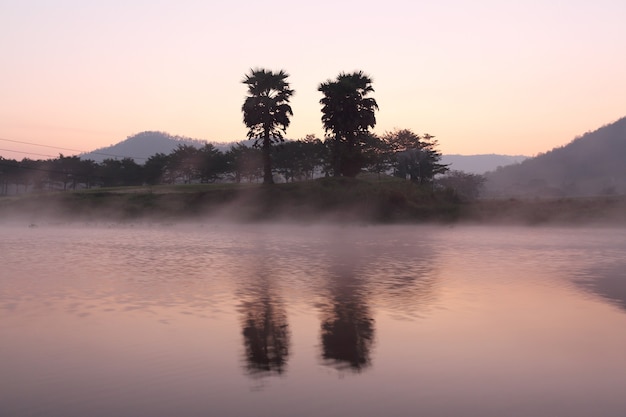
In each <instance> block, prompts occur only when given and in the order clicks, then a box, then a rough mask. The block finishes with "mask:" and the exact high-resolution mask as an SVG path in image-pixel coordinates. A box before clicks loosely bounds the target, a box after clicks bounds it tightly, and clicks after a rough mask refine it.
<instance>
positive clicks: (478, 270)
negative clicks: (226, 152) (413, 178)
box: [0, 223, 626, 416]
mask: <svg viewBox="0 0 626 417" xmlns="http://www.w3.org/2000/svg"><path fill="white" fill-rule="evenodd" d="M0 230H1V232H2V248H1V249H2V254H3V255H2V258H3V265H2V268H1V269H0V334H2V339H1V340H0V372H1V374H2V375H3V377H2V378H0V415H20V416H21V415H31V416H84V415H90V416H111V415H116V416H126V415H128V416H131V415H150V416H170V415H186V416H206V415H221V416H229V415H232V416H260V415H267V416H293V415H304V416H321V415H323V416H333V415H342V416H344V415H398V416H400V415H403V416H404V415H432V416H448V415H464V416H502V415H520V416H522V415H524V416H526V415H532V416H555V415H567V416H589V415H602V416H621V415H623V412H624V410H626V399H624V396H623V387H624V386H626V334H624V332H622V331H621V329H623V328H624V326H625V325H626V307H625V306H626V291H625V289H626V276H625V274H624V272H623V271H626V259H625V258H624V256H623V254H624V253H625V251H626V234H624V233H623V232H624V230H621V229H608V228H603V229H592V228H578V229H568V228H554V227H553V228H521V227H503V228H495V227H434V226H433V227H425V226H421V227H420V226H369V227H365V226H363V227H358V226H347V227H341V226H337V225H335V226H330V225H328V226H294V225H291V226H286V225H269V224H265V225H259V224H256V225H222V224H216V223H197V224H187V225H173V224H172V225H170V224H157V223H154V224H148V223H144V224H136V225H131V224H96V225H94V224H92V225H82V226H81V225H74V226H71V227H70V226H46V225H40V226H38V227H27V225H26V224H13V225H8V224H4V225H1V226H0Z"/></svg>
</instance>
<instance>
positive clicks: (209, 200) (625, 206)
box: [0, 177, 626, 224]
mask: <svg viewBox="0 0 626 417" xmlns="http://www.w3.org/2000/svg"><path fill="white" fill-rule="evenodd" d="M0 216H2V218H3V219H10V218H21V219H23V220H25V221H29V222H37V221H42V220H45V219H52V218H55V219H69V220H72V221H100V220H107V221H134V220H138V219H146V220H151V221H163V220H190V221H193V220H201V219H206V218H209V217H216V218H220V219H225V220H229V221H244V222H247V221H272V220H288V221H303V222H315V221H330V222H369V223H423V222H436V223H448V224H449V223H457V222H467V223H493V224H503V223H516V224H548V223H556V224H592V223H607V222H608V221H609V220H611V221H618V222H620V223H621V224H626V198H618V197H614V198H589V199H559V200H483V201H476V202H471V203H463V202H460V201H459V200H458V199H457V198H456V197H455V196H454V194H453V193H450V192H446V191H438V192H433V191H432V189H430V188H428V187H419V186H416V185H415V184H412V183H410V182H408V181H403V180H398V179H394V178H383V179H379V178H377V177H369V178H360V179H350V178H322V179H318V180H313V181H306V182H298V183H288V184H275V185H273V186H263V185H262V184H194V185H176V186H155V187H125V188H111V189H93V190H83V191H76V192H55V193H46V194H24V195H19V196H5V197H1V198H0Z"/></svg>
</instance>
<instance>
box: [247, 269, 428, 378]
mask: <svg viewBox="0 0 626 417" xmlns="http://www.w3.org/2000/svg"><path fill="white" fill-rule="evenodd" d="M338 259H339V257H338V258H336V259H335V262H333V265H332V271H330V272H331V273H330V274H329V275H327V276H328V282H326V283H325V284H324V287H325V288H326V289H327V294H326V296H327V300H328V301H327V302H326V303H322V307H320V311H321V325H320V341H321V352H320V358H321V360H322V363H323V364H325V365H328V366H332V367H334V368H337V369H339V370H346V369H347V370H352V371H356V372H358V371H361V370H363V369H365V368H367V367H368V366H369V365H371V363H372V360H371V353H372V347H373V344H374V339H375V321H374V318H373V317H372V310H371V308H370V305H369V304H370V300H369V298H370V294H371V293H372V292H373V291H376V292H377V293H378V295H380V293H381V292H384V293H385V295H386V294H390V295H391V296H392V297H393V298H394V300H391V301H392V302H394V303H396V302H398V303H399V304H400V305H408V304H409V300H407V299H405V298H408V299H411V302H412V303H413V304H419V303H420V301H422V302H423V301H424V300H427V301H431V300H432V294H430V293H431V292H432V291H433V282H432V280H431V279H430V277H432V274H431V273H430V272H431V269H430V268H429V269H426V270H424V269H419V268H418V270H417V271H416V272H417V275H412V274H411V273H410V271H403V272H404V274H399V275H397V276H387V277H385V279H384V280H383V281H384V282H381V283H377V282H374V281H375V279H376V278H381V277H380V276H376V275H374V276H372V277H370V276H368V274H367V273H366V272H363V273H359V272H358V271H357V270H356V269H355V268H354V265H353V264H350V263H341V262H339V260H338ZM379 263H380V262H379ZM382 264H383V265H384V264H385V262H382ZM370 269H371V270H374V271H375V273H378V272H380V270H381V268H378V269H376V268H373V269H372V268H370ZM359 270H361V271H367V269H365V268H359ZM382 270H385V268H382ZM421 278H426V279H425V283H424V282H422V280H421ZM391 287H393V288H392V290H393V291H389V290H390V288H391ZM413 287H415V288H413ZM252 289H253V291H249V292H247V294H248V296H247V297H246V298H247V301H245V302H243V303H242V328H243V330H242V335H243V339H244V349H245V362H246V364H245V366H246V369H247V371H248V373H250V374H252V375H263V374H266V375H267V374H281V373H283V372H284V371H285V369H286V365H287V362H288V359H289V353H290V345H291V339H290V335H291V333H290V330H289V324H288V322H287V313H286V309H285V304H284V302H283V300H282V298H281V297H280V295H279V294H278V292H277V291H276V289H275V288H273V286H272V280H271V279H270V278H269V275H267V274H263V273H261V274H258V275H256V276H255V284H254V288H252ZM398 289H400V291H399V292H398V291H397V290H398ZM250 294H252V296H250Z"/></svg>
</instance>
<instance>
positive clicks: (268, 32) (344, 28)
mask: <svg viewBox="0 0 626 417" xmlns="http://www.w3.org/2000/svg"><path fill="white" fill-rule="evenodd" d="M213 3H215V2H207V1H176V2H174V1H138V0H125V1H119V0H110V1H107V2H89V1H77V0H65V1H62V0H59V1H43V0H40V1H37V0H32V1H18V0H5V1H3V2H2V3H0V51H1V53H2V65H0V80H1V81H0V149H1V150H0V156H4V157H7V158H15V159H22V158H23V157H30V158H33V159H37V158H44V157H42V156H38V155H37V154H41V155H51V156H57V155H58V153H59V152H63V153H64V154H66V155H67V154H73V153H76V152H72V151H63V150H59V149H56V148H45V147H41V146H29V145H25V144H21V143H16V142H15V141H18V142H31V143H35V144H40V145H47V146H54V147H60V148H67V149H75V150H82V151H89V150H93V149H96V148H100V147H103V146H108V145H111V144H115V143H117V142H120V141H122V140H124V139H125V138H126V137H128V136H130V135H133V134H135V133H139V132H141V131H145V130H159V131H165V132H168V133H170V134H173V135H182V136H188V137H191V138H195V139H206V140H209V141H217V142H230V141H236V140H241V139H243V138H244V137H245V134H246V129H245V127H244V125H243V123H242V121H241V119H242V118H241V104H242V103H243V99H244V96H245V86H244V85H243V84H241V82H240V81H241V80H242V79H243V76H244V74H245V73H246V72H247V71H248V69H249V68H251V67H264V68H267V69H273V70H278V69H285V70H286V71H287V72H288V73H289V74H291V76H290V81H291V86H292V88H293V89H295V91H296V94H295V96H294V97H293V100H292V107H293V110H294V116H293V118H292V123H291V126H290V128H289V129H288V130H287V137H289V138H293V139H297V138H302V137H304V136H305V135H307V134H310V133H312V134H316V135H317V136H318V137H323V130H322V125H321V121H320V116H321V113H320V105H319V103H318V102H319V99H320V98H321V95H320V93H319V92H318V91H317V86H318V84H319V83H320V82H323V81H325V80H327V79H329V78H334V77H336V75H337V74H338V73H339V72H341V71H353V70H357V69H360V70H363V71H365V72H366V73H367V74H369V75H371V77H372V78H373V79H374V88H375V90H376V92H375V93H374V95H373V97H375V98H376V100H377V101H378V103H379V106H380V111H379V112H378V114H377V119H378V124H377V126H376V128H375V129H374V131H375V133H379V134H382V133H384V132H385V131H389V130H393V129H394V128H409V129H412V130H413V131H415V132H416V133H430V134H432V135H435V136H436V137H437V138H438V139H439V142H440V150H441V151H442V152H443V153H448V154H450V153H459V154H481V153H502V154H524V155H531V156H532V155H535V154H537V153H541V152H545V151H548V150H550V149H552V148H554V147H556V146H562V145H565V144H567V143H568V142H570V141H571V140H572V139H574V137H576V136H578V135H580V134H583V133H585V132H586V131H589V130H594V129H596V128H598V127H600V126H602V125H604V124H607V123H610V122H612V121H615V120H616V119H618V118H620V117H623V116H625V115H626V82H625V81H624V74H626V55H624V51H626V25H624V23H623V19H624V17H626V2H623V1H621V0H619V1H617V0H596V1H594V2H590V1H571V2H556V1H550V2H546V1H525V2H518V1H512V0H510V1H507V0H499V1H485V0H482V1H481V0H478V1H472V2H470V1H461V0H443V1H439V2H416V1H399V0H388V1H384V2H373V1H338V0H335V1H330V0H320V1H318V2H302V3H300V2H297V1H296V2H294V1H290V2H288V1H281V0H268V1H264V2H256V1H254V2H253V1H249V0H243V1H239V2H230V3H228V4H227V2H222V3H221V4H218V5H215V4H213ZM435 3H436V4H435ZM16 151H19V152H16Z"/></svg>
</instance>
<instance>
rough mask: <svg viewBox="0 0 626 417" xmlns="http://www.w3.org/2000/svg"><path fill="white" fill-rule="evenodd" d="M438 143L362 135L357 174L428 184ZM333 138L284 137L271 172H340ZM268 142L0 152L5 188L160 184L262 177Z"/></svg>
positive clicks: (294, 177) (1, 190)
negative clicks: (102, 152) (95, 154)
mask: <svg viewBox="0 0 626 417" xmlns="http://www.w3.org/2000/svg"><path fill="white" fill-rule="evenodd" d="M436 144H437V142H436V141H435V140H434V138H433V137H432V136H430V135H422V136H420V135H417V134H415V133H413V132H412V131H410V130H407V129H402V130H396V131H393V132H388V133H385V134H384V135H383V136H380V137H378V136H376V135H374V134H371V133H370V134H368V135H367V136H366V137H364V139H363V141H362V145H363V147H362V149H361V151H362V152H361V153H360V155H359V165H360V170H359V172H372V173H377V174H383V173H388V174H391V175H394V176H397V177H400V178H407V179H410V180H412V181H414V182H416V183H421V184H423V183H429V182H431V181H432V179H433V177H434V176H435V175H436V174H439V173H442V172H444V171H445V170H446V167H445V166H444V165H442V164H440V163H439V159H440V158H441V155H440V153H439V152H438V151H437V150H436ZM334 146H335V144H334V143H333V142H329V141H322V140H320V139H319V138H317V137H315V136H314V135H308V136H306V137H305V138H303V139H298V140H294V141H284V142H282V143H280V144H278V145H274V146H272V147H271V149H270V157H271V158H272V168H271V175H272V177H280V178H281V181H285V182H294V181H303V180H309V179H313V178H316V177H322V176H332V175H334V173H335V164H336V163H337V161H336V157H335V155H334V154H333V151H334V149H333V147H334ZM265 167H266V166H265V158H264V150H263V149H262V148H255V147H250V146H248V145H246V144H245V143H243V142H241V143H236V144H234V145H233V146H231V148H230V149H228V150H227V151H225V152H222V151H220V150H219V149H217V148H216V147H215V146H214V145H212V144H205V145H204V146H203V147H200V148H197V147H195V146H192V145H187V144H180V145H178V147H177V148H176V149H174V150H173V151H172V152H171V153H169V154H164V153H157V154H154V155H153V156H151V157H150V158H148V159H147V160H146V162H145V163H144V164H138V163H137V162H135V161H134V159H132V158H129V157H127V158H121V159H116V158H107V159H105V160H104V161H102V162H101V163H97V162H95V161H93V160H90V159H87V160H83V159H81V158H80V157H78V156H64V155H62V154H61V155H59V157H58V158H54V159H47V160H34V159H29V158H24V159H22V160H21V161H17V160H14V159H4V158H2V157H0V194H1V195H6V194H8V193H9V192H10V190H14V191H13V192H25V191H33V190H35V191H46V190H76V189H84V188H92V187H119V186H138V185H159V184H191V183H213V182H237V183H240V182H261V181H262V180H263V179H264V175H265Z"/></svg>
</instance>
